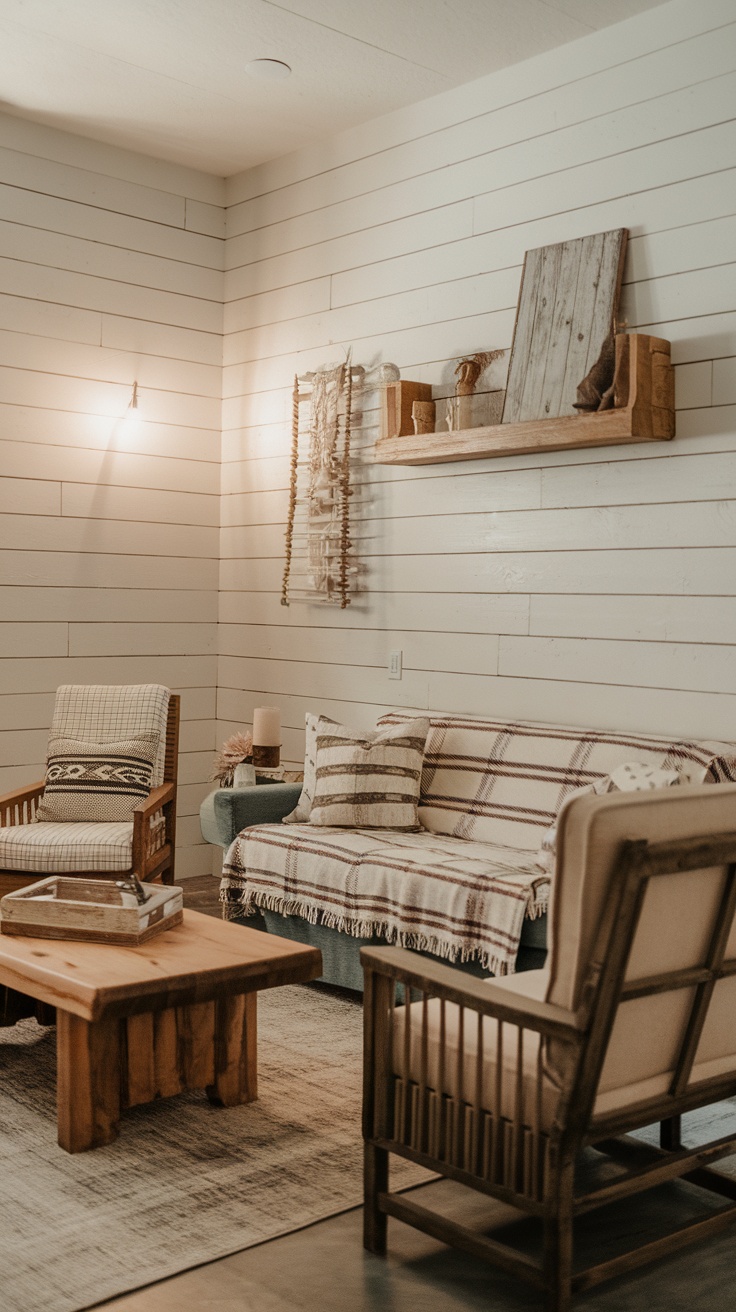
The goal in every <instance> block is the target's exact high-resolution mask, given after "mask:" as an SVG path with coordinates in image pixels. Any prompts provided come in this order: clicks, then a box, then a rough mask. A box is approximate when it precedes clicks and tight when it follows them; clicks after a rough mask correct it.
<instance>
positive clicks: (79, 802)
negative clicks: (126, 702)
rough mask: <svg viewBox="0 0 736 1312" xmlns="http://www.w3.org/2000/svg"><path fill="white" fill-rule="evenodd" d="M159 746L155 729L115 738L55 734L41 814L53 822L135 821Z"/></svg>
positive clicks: (39, 817)
mask: <svg viewBox="0 0 736 1312" xmlns="http://www.w3.org/2000/svg"><path fill="white" fill-rule="evenodd" d="M157 750H158V735H157V734H154V733H151V734H143V735H141V737H140V738H130V739H126V740H125V741H123V742H114V743H85V742H79V741H78V740H77V739H75V738H54V739H52V740H51V742H50V743H49V752H48V757H47V759H46V780H45V783H44V790H43V799H42V801H41V804H40V806H39V808H38V813H37V814H38V819H39V820H42V821H44V820H46V821H51V822H53V823H55V824H59V823H62V824H63V823H64V822H66V821H70V820H76V821H86V822H88V823H92V822H95V823H109V822H113V821H123V820H132V819H133V811H134V809H135V807H136V806H137V805H138V803H139V802H142V801H143V800H144V798H146V797H147V796H148V794H149V792H150V791H151V788H152V782H151V781H152V778H153V765H154V761H155V760H156V752H157Z"/></svg>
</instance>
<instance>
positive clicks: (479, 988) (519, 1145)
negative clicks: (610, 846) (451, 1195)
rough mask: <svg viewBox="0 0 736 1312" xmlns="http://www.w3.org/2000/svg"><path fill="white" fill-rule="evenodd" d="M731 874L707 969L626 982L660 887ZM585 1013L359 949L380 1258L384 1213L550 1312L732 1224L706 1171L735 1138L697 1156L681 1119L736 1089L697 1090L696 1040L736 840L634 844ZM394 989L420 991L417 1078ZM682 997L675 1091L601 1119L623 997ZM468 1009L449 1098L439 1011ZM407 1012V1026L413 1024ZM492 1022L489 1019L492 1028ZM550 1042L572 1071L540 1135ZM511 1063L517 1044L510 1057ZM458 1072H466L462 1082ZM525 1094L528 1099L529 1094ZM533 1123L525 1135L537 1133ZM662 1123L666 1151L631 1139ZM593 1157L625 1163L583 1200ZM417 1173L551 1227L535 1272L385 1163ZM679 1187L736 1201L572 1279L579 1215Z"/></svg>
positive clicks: (721, 933)
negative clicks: (402, 1160)
mask: <svg viewBox="0 0 736 1312" xmlns="http://www.w3.org/2000/svg"><path fill="white" fill-rule="evenodd" d="M724 865H725V867H726V880H725V884H724V892H723V896H722V898H721V902H720V905H719V906H718V908H717V914H716V916H715V917H714V920H713V923H712V924H711V926H710V930H709V936H710V941H709V945H708V949H707V953H706V956H705V961H704V964H703V965H702V966H700V967H697V968H691V969H682V970H675V971H671V972H667V973H665V974H660V975H657V976H650V977H644V978H640V979H635V980H631V979H626V978H625V977H626V968H627V962H628V958H629V954H630V950H631V944H632V942H633V939H634V934H635V930H636V926H637V924H638V921H639V916H640V913H641V909H642V904H643V900H644V895H645V892H646V888H647V885H648V884H649V881H650V880H652V879H660V878H666V877H667V876H668V875H671V874H675V873H678V872H684V871H688V870H693V871H695V870H703V869H708V868H710V867H712V866H724ZM611 887H612V889H614V890H615V891H616V893H617V896H614V897H612V898H610V899H609V901H608V906H607V910H606V913H605V915H604V919H603V923H602V925H601V928H600V931H599V933H598V936H597V940H596V945H595V949H594V951H593V954H592V959H591V964H590V967H589V970H588V973H587V977H586V983H585V987H584V991H583V995H582V996H583V1000H582V1003H581V1006H580V1008H579V1010H578V1012H577V1013H572V1012H568V1011H566V1010H564V1009H563V1008H560V1007H557V1006H553V1005H551V1004H549V1003H546V1002H541V1001H537V1000H535V999H533V998H527V997H525V996H523V995H520V994H518V993H517V994H514V993H511V992H509V991H508V990H507V989H505V988H503V987H494V985H493V983H492V982H490V983H488V982H480V981H475V980H471V979H468V977H467V976H466V975H464V974H460V972H459V971H456V970H453V969H452V968H451V967H447V966H442V965H435V964H434V963H432V964H429V963H427V961H426V960H425V959H423V958H420V957H418V956H416V955H415V954H413V953H411V952H407V951H404V950H402V949H397V948H383V949H380V948H364V949H363V950H362V952H361V957H362V960H363V965H364V972H365V1069H364V1111H363V1135H364V1139H365V1230H364V1242H365V1246H366V1248H367V1249H369V1250H370V1251H371V1252H374V1253H378V1254H384V1253H385V1251H386V1238H387V1219H388V1217H389V1216H392V1217H396V1218H398V1219H399V1220H402V1221H405V1222H407V1223H408V1224H409V1225H413V1226H415V1227H416V1228H418V1229H420V1230H423V1231H425V1232H426V1233H427V1234H429V1235H432V1236H433V1237H434V1238H437V1239H440V1240H442V1241H444V1242H445V1243H448V1244H451V1245H454V1246H456V1247H458V1248H461V1249H463V1250H465V1251H466V1252H469V1253H472V1254H473V1255H475V1256H476V1257H480V1258H483V1259H485V1260H487V1261H490V1262H491V1263H493V1264H495V1265H496V1266H498V1267H500V1268H501V1269H502V1270H504V1271H506V1272H507V1273H510V1274H512V1275H516V1276H519V1277H521V1278H522V1279H524V1280H526V1281H527V1282H529V1283H530V1284H532V1285H533V1286H535V1287H536V1288H537V1289H539V1290H540V1291H544V1294H545V1307H546V1309H547V1310H548V1312H567V1309H569V1307H570V1304H571V1298H572V1295H573V1294H574V1293H578V1292H582V1291H584V1290H586V1289H589V1288H591V1287H592V1286H594V1285H596V1284H599V1283H600V1282H602V1281H604V1280H607V1279H609V1278H611V1277H613V1276H616V1275H619V1274H622V1273H624V1272H627V1271H631V1270H634V1269H635V1268H636V1267H638V1266H640V1265H643V1264H644V1263H646V1262H648V1261H652V1260H654V1259H656V1258H658V1257H662V1256H663V1255H665V1254H667V1253H669V1252H672V1251H674V1250H676V1249H679V1248H681V1247H683V1246H684V1245H686V1244H689V1243H692V1242H694V1241H696V1240H698V1239H700V1238H706V1237H708V1236H710V1235H714V1234H716V1233H718V1232H719V1231H720V1230H722V1229H724V1228H725V1227H726V1226H727V1225H729V1224H731V1222H733V1221H734V1220H736V1180H735V1179H732V1178H730V1177H727V1176H724V1175H722V1174H720V1173H718V1172H716V1171H714V1170H712V1169H711V1163H713V1162H715V1161H717V1160H718V1159H719V1158H721V1157H725V1156H727V1155H729V1154H730V1153H732V1152H734V1150H735V1149H736V1128H735V1132H734V1134H733V1135H729V1136H726V1137H724V1138H720V1139H716V1140H714V1141H712V1142H710V1143H707V1144H705V1145H701V1146H699V1147H697V1148H686V1147H684V1146H683V1144H682V1141H681V1116H682V1114H683V1113H685V1112H688V1111H691V1110H694V1109H695V1108H698V1107H702V1106H704V1105H707V1104H708V1103H711V1102H717V1101H720V1100H721V1099H723V1098H727V1097H731V1096H732V1095H734V1094H735V1093H736V1074H734V1073H730V1074H726V1075H723V1076H717V1077H715V1078H710V1079H707V1080H704V1081H701V1082H699V1083H698V1084H696V1085H689V1084H688V1081H689V1078H690V1073H691V1070H692V1067H693V1064H694V1061H695V1057H696V1053H697V1047H698V1042H699V1039H700V1036H701V1033H702V1030H703V1025H704V1023H705V1019H706V1016H707V1012H708V1007H709V1004H710V1001H711V998H712V996H713V991H714V988H715V985H716V983H717V981H718V980H719V979H723V978H725V977H727V976H730V975H734V974H736V959H731V960H726V959H725V951H726V946H727V942H728V937H729V933H730V930H731V926H732V924H733V922H734V913H735V911H736V834H724V835H718V836H714V837H710V838H708V839H707V840H706V839H690V840H687V841H684V842H663V843H657V844H647V843H645V842H636V843H626V844H624V845H623V848H622V851H621V853H620V856H619V860H618V863H617V866H616V870H615V877H614V880H613V882H612V885H611ZM397 984H401V985H402V986H403V987H404V988H411V989H412V990H414V991H415V992H414V994H413V996H415V997H416V996H417V993H418V995H419V999H420V1001H419V1007H420V1015H421V1023H420V1026H419V1059H418V1062H419V1068H418V1078H417V1064H416V1063H417V1059H416V1057H415V1064H414V1068H413V1070H412V1069H411V1068H410V1059H411V1055H412V1048H411V1046H410V1045H411V1036H412V1030H413V1031H414V1034H415V1043H416V1033H417V1031H416V1028H415V1027H416V1024H417V1023H416V1022H413V1024H412V1026H410V1025H409V1024H406V1023H404V1022H403V1021H402V1028H403V1037H402V1039H401V1043H400V1047H401V1052H402V1057H401V1060H400V1061H398V1060H397V1058H396V1054H395V1052H394V1042H395V1033H394V1031H395V1026H396V1024H397V1018H400V1017H401V1016H402V1013H403V1009H399V1008H397V1006H396V992H397ZM683 988H691V989H692V990H693V1001H692V1005H691V1007H690V1008H689V1014H688V1017H687V1020H686V1023H685V1025H684V1028H683V1031H682V1036H681V1041H680V1043H679V1052H678V1055H677V1060H676V1065H675V1070H674V1075H673V1078H672V1080H671V1083H670V1087H669V1089H668V1091H667V1093H666V1094H664V1095H662V1096H660V1097H656V1098H650V1099H648V1100H647V1101H646V1102H640V1103H638V1104H636V1105H629V1106H625V1107H624V1108H622V1109H621V1110H618V1111H616V1112H611V1113H608V1114H606V1115H600V1114H598V1115H596V1114H595V1112H594V1107H595V1101H596V1094H597V1091H598V1083H599V1079H600V1075H601V1071H602V1068H603V1063H604V1060H605V1056H606V1051H607V1047H608V1042H609V1039H610V1035H611V1031H612V1028H613V1024H614V1021H615V1019H616V1013H617V1008H618V1005H619V1002H620V1001H624V1000H626V999H628V998H637V997H646V996H651V995H653V994H657V993H665V992H669V991H675V990H678V989H683ZM434 998H437V999H439V1000H440V1004H439V1005H440V1022H439V1024H440V1038H439V1045H440V1048H439V1079H438V1080H436V1083H437V1084H438V1085H439V1086H440V1092H437V1090H435V1089H433V1088H430V1085H429V1083H428V1074H429V1072H428V1004H429V1000H430V999H434ZM447 1003H454V1004H456V1005H457V1007H459V1008H460V1011H459V1014H458V1026H459V1028H458V1040H457V1042H458V1052H457V1055H456V1056H454V1057H453V1059H452V1060H454V1061H455V1062H456V1063H457V1065H456V1068H455V1089H456V1092H455V1094H454V1095H453V1094H449V1093H443V1092H442V1091H441V1090H442V1089H443V1088H444V1087H445V1084H446V1081H445V1071H446V1069H447V1068H446V1066H445V1065H444V1063H445V1062H446V1061H449V1060H450V1059H449V1057H448V1058H446V1057H445V1041H446V1033H445V1015H446V1011H445V1009H446V1004H447ZM416 1005H417V1004H414V1008H413V1014H414V1016H416V1015H417V1011H416ZM483 1017H487V1018H489V1020H490V1021H491V1022H495V1025H496V1030H495V1037H496V1051H497V1052H498V1053H499V1056H500V1055H501V1045H502V1044H503V1043H506V1044H507V1045H508V1031H506V1036H505V1037H504V1035H503V1032H502V1026H503V1027H504V1028H505V1027H506V1026H508V1025H510V1026H512V1027H514V1029H515V1031H516V1034H515V1041H516V1053H517V1063H516V1071H517V1073H516V1076H515V1087H514V1092H513V1099H512V1101H513V1115H511V1116H509V1115H508V1114H507V1113H508V1096H507V1097H506V1099H504V1107H505V1113H506V1114H505V1113H504V1111H503V1110H502V1098H503V1096H504V1095H503V1086H502V1064H503V1063H502V1060H498V1061H497V1063H496V1076H495V1081H494V1084H495V1087H494V1089H493V1096H492V1098H491V1099H490V1101H491V1106H490V1107H489V1106H488V1098H487V1095H486V1096H485V1098H483V1097H482V1091H483V1078H482V1069H483V1028H482V1018H483ZM487 1024H488V1021H486V1025H487ZM471 1025H473V1026H475V1032H476V1033H477V1040H476V1042H477V1051H476V1057H475V1067H474V1070H475V1078H474V1079H473V1080H472V1081H471V1082H470V1085H471V1087H468V1080H467V1068H466V1066H465V1057H464V1042H465V1039H464V1036H465V1035H466V1034H468V1033H469V1027H470V1026H471ZM526 1030H529V1031H535V1032H537V1033H538V1034H539V1035H541V1036H542V1041H541V1042H540V1045H539V1056H538V1059H537V1068H536V1096H535V1098H534V1109H533V1113H532V1115H531V1118H530V1117H529V1112H528V1102H527V1104H526V1106H527V1111H526V1119H525V1118H524V1107H525V1095H524V1087H523V1082H522V1066H521V1055H522V1052H523V1046H522V1045H523V1042H524V1031H526ZM545 1040H546V1041H550V1040H553V1041H555V1043H556V1044H558V1045H564V1048H565V1051H566V1053H567V1057H568V1060H567V1062H566V1063H565V1069H566V1071H567V1074H566V1077H565V1079H564V1083H563V1087H562V1089H561V1092H560V1097H559V1102H558V1104H557V1112H556V1116H555V1119H554V1122H553V1123H552V1125H551V1127H548V1128H547V1129H545V1128H544V1127H543V1117H542V1091H543V1081H544V1069H543V1068H544V1049H545ZM507 1051H508V1048H507ZM464 1070H465V1076H464ZM527 1097H528V1093H527ZM530 1119H531V1124H529V1121H530ZM657 1121H658V1122H659V1123H660V1145H661V1146H660V1148H655V1147H653V1146H649V1145H647V1144H645V1143H644V1142H643V1141H641V1140H639V1139H635V1138H631V1137H629V1135H628V1132H629V1131H631V1130H635V1129H639V1128H641V1127H643V1126H646V1125H651V1124H652V1123H655V1122H657ZM592 1145H594V1146H595V1147H596V1148H597V1149H598V1150H600V1151H602V1152H605V1153H607V1154H608V1155H609V1156H610V1157H612V1158H613V1159H614V1160H615V1159H617V1158H620V1159H621V1160H622V1162H623V1163H624V1165H626V1164H627V1163H628V1164H629V1165H630V1163H631V1161H632V1159H633V1160H634V1163H635V1164H634V1165H633V1166H630V1169H627V1170H624V1171H623V1173H622V1174H621V1175H620V1176H617V1177H616V1178H615V1179H614V1180H613V1181H609V1182H607V1183H605V1184H603V1185H599V1186H597V1187H595V1188H592V1189H589V1190H588V1191H587V1192H577V1191H576V1184H575V1163H576V1159H577V1158H578V1155H579V1153H580V1151H581V1150H582V1149H583V1148H585V1147H586V1146H592ZM390 1153H396V1154H398V1155H399V1156H402V1157H406V1158H408V1159H410V1160H411V1161H414V1162H417V1163H418V1164H420V1165H422V1166H425V1167H428V1168H429V1169H431V1170H434V1171H437V1172H440V1173H441V1174H442V1175H444V1176H448V1177H450V1178H451V1179H454V1180H457V1181H460V1182H461V1183H463V1184H465V1185H469V1186H470V1187H471V1188H473V1189H476V1190H480V1191H481V1192H483V1193H485V1194H489V1195H491V1196H493V1197H494V1198H497V1199H499V1200H501V1201H503V1202H504V1203H508V1204H511V1205H512V1206H514V1207H517V1208H519V1209H521V1211H523V1212H525V1213H527V1214H530V1215H532V1216H537V1217H539V1218H540V1219H541V1221H542V1223H543V1234H544V1240H543V1255H542V1258H541V1260H539V1261H535V1260H533V1259H531V1258H529V1257H527V1256H525V1255H523V1254H522V1253H520V1252H519V1251H518V1250H516V1249H514V1248H512V1247H511V1246H509V1245H507V1244H504V1243H501V1242H499V1241H498V1240H497V1239H495V1238H489V1237H485V1236H482V1235H479V1234H476V1233H474V1232H472V1231H470V1230H468V1229H467V1228H465V1227H463V1226H461V1225H458V1224H456V1223H454V1222H452V1221H450V1220H448V1219H447V1218H446V1217H444V1216H439V1215H437V1214H435V1213H433V1212H431V1211H430V1210H428V1209H427V1208H425V1207H423V1206H419V1205H418V1204H417V1203H415V1202H414V1201H412V1200H411V1199H410V1198H408V1197H406V1196H405V1195H402V1196H398V1195H396V1194H392V1193H390V1192H389V1183H388V1177H389V1154H390ZM678 1177H680V1178H683V1179H685V1180H688V1181H690V1182H691V1183H694V1184H696V1185H698V1186H700V1187H701V1188H703V1189H708V1190H711V1191H712V1192H713V1194H714V1195H716V1196H718V1195H720V1196H721V1197H722V1198H725V1199H727V1200H729V1201H728V1202H726V1203H725V1205H723V1206H721V1207H719V1208H718V1210H716V1211H714V1212H713V1214H712V1215H710V1216H708V1217H706V1218H704V1219H700V1220H697V1221H695V1222H692V1223H690V1224H688V1225H684V1226H682V1227H680V1228H678V1229H677V1230H675V1231H674V1232H672V1233H670V1234H668V1235H665V1236H664V1237H663V1238H660V1239H657V1240H656V1241H654V1242H649V1243H646V1244H644V1245H642V1246H641V1247H639V1248H637V1249H634V1250H633V1251H629V1252H627V1253H623V1254H621V1255H620V1256H618V1257H615V1258H613V1259H611V1260H609V1261H605V1262H601V1263H599V1264H598V1265H595V1266H593V1267H590V1268H588V1269H587V1270H580V1271H573V1222H574V1219H575V1218H576V1217H577V1216H579V1215H581V1214H582V1213H584V1212H588V1211H590V1210H592V1209H593V1208H597V1207H601V1206H603V1205H605V1204H607V1203H609V1202H612V1201H613V1200H615V1199H618V1198H625V1197H627V1196H630V1195H633V1194H635V1193H639V1192H640V1191H642V1190H646V1189H649V1188H653V1187H654V1186H655V1185H659V1184H662V1183H663V1182H664V1181H668V1180H674V1179H676V1178H678Z"/></svg>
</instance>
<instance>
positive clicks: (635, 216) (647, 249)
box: [228, 169, 736, 307]
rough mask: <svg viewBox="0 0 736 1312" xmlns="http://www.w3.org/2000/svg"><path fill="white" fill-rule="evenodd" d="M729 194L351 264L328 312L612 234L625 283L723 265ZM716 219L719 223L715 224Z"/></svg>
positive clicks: (629, 208)
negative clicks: (623, 236) (619, 241)
mask: <svg viewBox="0 0 736 1312" xmlns="http://www.w3.org/2000/svg"><path fill="white" fill-rule="evenodd" d="M734 187H736V175H735V174H734V171H733V170H729V169H726V170H724V171H722V172H719V173H713V174H711V175H710V176H709V177H707V178H696V179H686V180H685V181H684V182H675V183H673V184H672V185H671V186H669V187H662V188H659V189H658V190H655V191H647V192H640V193H638V194H636V195H632V196H622V197H618V198H616V199H614V200H612V201H605V202H603V203H602V204H600V205H587V206H583V207H582V208H581V209H577V210H574V211H573V212H571V213H567V212H564V213H561V214H552V215H549V216H548V217H545V218H544V219H535V220H533V221H531V222H529V223H519V224H516V225H515V226H514V227H511V228H508V229H502V230H500V231H496V232H492V233H478V234H477V235H476V236H474V237H469V238H465V239H464V240H461V241H453V242H446V243H444V244H438V245H437V246H435V247H433V248H432V249H430V250H418V251H416V252H411V253H410V254H407V255H400V256H396V257H393V258H387V259H384V260H380V261H375V260H374V261H372V262H370V263H365V264H363V263H360V262H356V264H355V266H354V267H353V268H351V269H348V270H346V271H344V272H336V273H335V274H334V275H333V278H332V304H333V306H335V307H337V306H339V305H350V304H354V303H355V302H361V301H364V300H372V299H373V298H374V297H376V296H383V295H388V294H390V293H397V292H402V291H408V290H412V289H414V288H417V287H423V286H433V285H434V284H435V283H438V282H446V281H448V280H450V279H455V278H472V277H475V275H476V274H479V273H485V272H488V271H490V270H492V269H500V268H504V267H508V266H511V265H513V266H515V267H516V266H518V267H519V268H520V267H521V264H522V261H523V258H524V253H525V252H526V251H527V250H533V249H534V248H535V247H537V246H539V245H541V244H542V243H543V242H546V243H547V244H550V243H552V242H557V241H571V240H572V239H573V238H576V237H584V236H585V235H586V234H587V233H589V232H593V231H596V232H598V231H603V230H604V229H605V228H608V227H616V226H618V227H624V226H627V227H628V228H629V232H630V236H629V245H628V250H627V255H626V268H625V274H624V276H625V279H626V280H627V281H630V282H632V281H636V280H637V279H640V278H644V277H659V276H660V275H661V274H666V273H672V272H677V271H679V270H680V269H682V268H683V267H689V268H700V267H701V266H702V265H703V264H704V263H707V264H712V263H715V264H722V263H724V262H725V261H727V260H728V259H730V258H731V252H732V250H733V241H732V235H733V229H734V225H735V224H736V220H734V218H733V216H732V213H731V211H732V210H733V190H734ZM719 214H720V215H722V216H724V217H718V218H714V217H713V216H714V215H719ZM680 225H683V226H680ZM230 276H232V275H228V277H230ZM295 290H296V289H295Z"/></svg>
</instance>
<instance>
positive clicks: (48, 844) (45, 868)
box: [0, 821, 133, 879]
mask: <svg viewBox="0 0 736 1312" xmlns="http://www.w3.org/2000/svg"><path fill="white" fill-rule="evenodd" d="M132 851H133V823H132V821H129V822H128V823H127V824H89V825H85V824H80V823H79V822H76V823H74V822H71V823H69V824H51V823H45V824H30V825H11V826H8V828H0V869H2V870H20V871H31V872H37V873H38V877H39V879H40V878H41V877H42V876H43V875H63V874H72V873H79V874H81V873H83V872H84V871H85V870H104V871H116V870H130V866H131V860H132Z"/></svg>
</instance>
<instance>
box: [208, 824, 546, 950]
mask: <svg viewBox="0 0 736 1312" xmlns="http://www.w3.org/2000/svg"><path fill="white" fill-rule="evenodd" d="M534 857H535V853H534V852H521V851H517V850H515V849H514V848H507V847H500V846H496V845H494V844H491V843H476V842H474V843H468V842H466V841H465V840H464V839H461V838H452V837H448V836H446V835H440V834H429V833H412V834H407V833H398V832H394V831H388V830H376V829H327V828H324V829H322V828H315V827H314V826H313V825H308V824H305V825H289V826H285V825H257V826H254V827H253V828H252V829H244V830H243V832H242V833H241V834H239V835H238V837H237V838H236V839H235V842H234V843H232V845H231V847H230V849H229V851H228V852H227V854H226V856H225V864H224V867H223V876H224V878H223V883H222V897H223V900H224V906H225V915H226V917H227V918H228V919H232V918H233V917H234V916H238V915H244V914H245V915H249V914H252V912H253V911H255V910H256V908H259V907H260V908H263V909H264V910H267V911H276V912H278V913H279V914H280V915H283V916H292V915H295V916H301V917H302V918H303V919H304V920H308V921H309V922H310V923H311V924H317V923H319V924H323V925H326V926H328V927H329V928H332V929H339V930H341V931H342V932H343V933H346V934H351V935H352V936H354V937H356V938H370V937H371V936H372V935H373V934H378V935H380V936H381V937H382V938H385V939H387V940H388V942H390V943H395V944H397V945H398V946H400V947H408V948H419V949H421V950H422V951H426V952H432V953H434V954H435V955H436V956H439V957H444V958H445V959H446V960H448V961H458V960H462V961H467V960H469V959H471V958H477V959H478V960H479V961H480V962H481V964H482V965H483V966H485V967H487V968H488V970H489V971H492V972H493V973H494V974H497V975H502V974H506V972H508V971H513V969H514V963H515V961H516V954H517V952H518V950H519V939H520V937H521V930H522V925H523V921H524V917H525V916H529V917H531V918H534V917H536V916H539V915H541V914H542V912H543V911H545V910H546V908H547V899H548V895H549V878H548V876H547V875H545V874H542V873H541V872H540V870H539V869H538V867H536V866H535V865H534Z"/></svg>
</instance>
